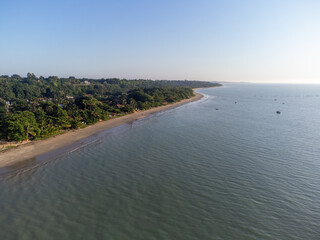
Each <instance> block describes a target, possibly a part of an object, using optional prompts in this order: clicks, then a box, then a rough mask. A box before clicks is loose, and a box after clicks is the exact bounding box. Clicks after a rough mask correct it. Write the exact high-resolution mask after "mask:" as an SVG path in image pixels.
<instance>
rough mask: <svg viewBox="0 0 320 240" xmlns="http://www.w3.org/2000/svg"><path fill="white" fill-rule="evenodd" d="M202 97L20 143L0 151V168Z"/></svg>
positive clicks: (198, 96)
mask: <svg viewBox="0 0 320 240" xmlns="http://www.w3.org/2000/svg"><path fill="white" fill-rule="evenodd" d="M202 97H203V95H201V94H199V93H195V96H194V97H192V98H189V99H184V100H182V101H180V102H177V103H172V104H168V105H165V106H160V107H156V108H152V109H149V110H145V111H141V112H137V113H132V114H128V115H125V116H122V117H119V118H115V119H110V120H107V121H104V122H99V123H96V124H94V125H91V126H88V127H86V128H83V129H77V130H73V131H67V132H65V133H62V134H60V135H57V136H53V137H50V138H48V139H45V140H39V141H32V142H30V143H27V144H24V145H20V146H18V147H17V148H13V149H9V150H6V151H3V152H1V153H0V168H1V167H7V166H10V165H13V164H17V163H19V162H22V161H25V160H28V159H31V158H35V157H37V156H39V155H42V154H45V153H48V152H52V151H54V150H57V149H60V148H63V147H66V146H69V145H71V144H73V143H75V142H77V141H79V140H82V139H85V138H88V137H90V136H92V135H94V134H97V133H99V132H102V131H105V130H108V129H111V128H114V127H118V126H120V125H123V124H125V123H130V122H132V121H134V120H136V119H141V118H145V117H148V116H150V115H152V114H154V113H156V112H160V111H165V110H169V109H172V108H175V107H177V106H180V105H182V104H186V103H189V102H193V101H197V100H200V99H201V98H202Z"/></svg>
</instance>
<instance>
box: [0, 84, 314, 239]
mask: <svg viewBox="0 0 320 240" xmlns="http://www.w3.org/2000/svg"><path fill="white" fill-rule="evenodd" d="M199 92H201V93H203V94H205V98H204V99H202V100H201V101H198V102H194V103H191V104H187V105H184V106H181V107H179V108H176V109H173V110H170V111H166V112H162V113H159V114H156V115H153V116H152V117H150V118H148V119H144V120H139V121H136V122H133V123H132V124H128V125H124V126H122V127H119V128H116V129H113V130H111V131H107V132H104V133H101V134H99V135H98V136H95V137H94V138H91V139H90V140H87V141H86V142H85V144H84V143H83V144H84V145H85V146H83V147H82V148H78V149H75V150H74V151H72V152H70V153H68V154H65V155H63V156H60V157H59V158H57V159H55V160H51V161H42V160H41V158H40V160H39V159H37V160H31V161H30V162H28V163H26V166H24V167H22V168H21V167H19V166H18V167H16V168H15V169H9V173H6V174H2V176H1V177H0V239H5V240H9V239H19V240H20V239H32V240H33V239H77V240H79V239H86V240H89V239H183V240H187V239H237V240H239V239H240V240H241V239H245V240H250V239H270V240H271V239H272V240H274V239H277V240H279V239H283V240H284V239H288V240H294V239H299V240H301V239H305V240H316V239H320V85H253V84H252V85H251V84H238V85H227V86H225V87H222V88H215V89H202V90H199ZM235 102H236V103H235ZM216 109H219V110H216ZM278 110H279V111H281V114H276V111H278ZM86 144H87V145H86ZM7 170H8V169H7Z"/></svg>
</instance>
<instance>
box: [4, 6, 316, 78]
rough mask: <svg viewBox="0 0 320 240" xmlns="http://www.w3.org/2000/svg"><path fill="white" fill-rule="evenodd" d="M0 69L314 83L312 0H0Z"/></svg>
mask: <svg viewBox="0 0 320 240" xmlns="http://www.w3.org/2000/svg"><path fill="white" fill-rule="evenodd" d="M0 55H1V57H0V75H4V74H5V75H12V74H19V75H21V76H26V74H27V73H28V72H31V73H35V75H36V76H40V75H42V76H45V77H46V76H51V75H54V76H59V77H69V76H75V77H87V78H109V77H118V78H126V79H136V78H139V79H155V80H156V79H158V80H159V79H167V80H177V79H178V80H203V81H234V82H239V81H245V82H257V83H265V82H270V83H273V82H275V83H320V1H319V0H223V1H222V0H219V1H215V0H134V1H133V0H113V1H111V0H104V1H103V0H47V1H43V0H28V1H26V0H0Z"/></svg>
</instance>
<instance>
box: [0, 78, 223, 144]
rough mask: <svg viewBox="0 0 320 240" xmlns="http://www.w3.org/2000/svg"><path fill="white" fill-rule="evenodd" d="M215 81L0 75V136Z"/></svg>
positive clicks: (111, 111)
mask: <svg viewBox="0 0 320 240" xmlns="http://www.w3.org/2000/svg"><path fill="white" fill-rule="evenodd" d="M217 85H219V84H216V83H210V82H200V81H151V80H120V79H115V78H113V79H99V80H95V79H77V78H74V77H69V78H58V77H55V76H51V77H48V78H44V77H39V78H38V77H36V76H35V75H34V74H30V73H28V75H27V77H26V78H22V77H20V76H19V75H12V76H11V77H9V76H1V77H0V138H1V139H4V140H9V141H22V140H32V139H37V138H42V137H47V136H50V135H54V134H57V133H59V132H60V131H62V130H66V129H76V128H80V127H85V126H87V125H90V124H94V123H96V122H98V121H102V120H107V119H109V118H113V117H116V116H119V115H123V114H127V113H132V112H134V111H139V110H145V109H149V108H152V107H157V106H161V105H165V104H168V103H173V102H178V101H180V100H182V99H186V98H190V97H191V96H193V91H192V88H197V87H214V86H217Z"/></svg>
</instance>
